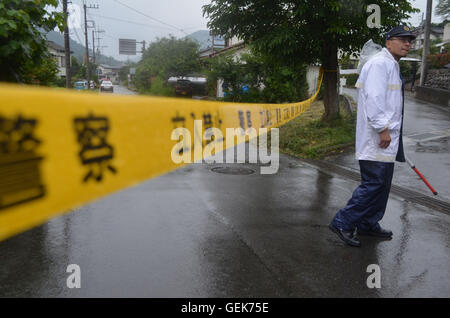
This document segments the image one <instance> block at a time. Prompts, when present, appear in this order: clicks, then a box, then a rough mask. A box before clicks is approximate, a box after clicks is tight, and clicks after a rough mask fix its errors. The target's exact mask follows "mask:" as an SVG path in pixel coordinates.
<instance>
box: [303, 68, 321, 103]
mask: <svg viewBox="0 0 450 318" xmlns="http://www.w3.org/2000/svg"><path fill="white" fill-rule="evenodd" d="M319 69H320V67H319V66H314V65H309V66H308V70H307V72H306V81H307V82H308V95H309V96H312V95H313V94H314V93H315V92H316V89H317V81H318V79H319Z"/></svg>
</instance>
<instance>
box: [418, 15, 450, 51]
mask: <svg viewBox="0 0 450 318" xmlns="http://www.w3.org/2000/svg"><path fill="white" fill-rule="evenodd" d="M413 33H414V34H415V35H416V39H415V40H414V41H413V43H412V45H411V49H412V50H419V49H421V48H422V47H423V43H424V42H425V23H424V22H422V23H421V24H420V25H419V26H418V27H417V28H416V29H415V30H414V31H413ZM443 35H444V28H443V27H435V26H432V27H431V30H430V40H431V41H433V40H438V39H442V37H443Z"/></svg>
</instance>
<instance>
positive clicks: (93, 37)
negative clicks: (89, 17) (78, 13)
mask: <svg viewBox="0 0 450 318" xmlns="http://www.w3.org/2000/svg"><path fill="white" fill-rule="evenodd" d="M94 32H95V30H92V61H93V62H94V64H95V34H94Z"/></svg>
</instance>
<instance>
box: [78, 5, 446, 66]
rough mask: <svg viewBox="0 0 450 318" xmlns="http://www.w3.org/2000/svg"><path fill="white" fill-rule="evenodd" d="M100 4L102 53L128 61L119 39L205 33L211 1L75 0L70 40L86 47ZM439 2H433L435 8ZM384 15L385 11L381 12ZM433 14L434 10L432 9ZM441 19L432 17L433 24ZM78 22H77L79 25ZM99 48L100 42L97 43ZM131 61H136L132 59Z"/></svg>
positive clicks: (98, 21)
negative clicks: (87, 25) (87, 23)
mask: <svg viewBox="0 0 450 318" xmlns="http://www.w3.org/2000/svg"><path fill="white" fill-rule="evenodd" d="M84 1H86V4H87V5H88V6H89V5H98V6H99V9H88V20H94V21H95V24H96V27H97V28H99V29H101V30H104V31H105V33H101V34H99V36H100V37H102V39H101V40H100V43H101V44H100V45H101V46H107V47H104V48H102V52H103V54H105V55H108V56H113V57H114V58H116V59H119V60H122V61H126V60H127V56H124V55H119V43H118V42H119V40H118V39H119V38H125V39H136V40H137V41H142V40H145V41H147V43H149V42H150V41H154V40H155V39H156V38H158V37H163V36H168V35H169V34H172V35H174V36H175V37H183V36H184V35H186V34H190V33H193V32H195V31H198V30H206V29H207V28H206V23H207V20H206V19H205V18H204V17H203V15H202V6H203V5H205V4H208V3H210V0H165V1H161V0H72V4H73V5H74V6H78V8H80V9H81V10H80V13H81V25H80V28H75V27H74V28H73V29H72V30H71V37H72V38H73V39H74V40H76V41H77V42H79V40H81V41H82V44H84V28H83V29H82V28H81V26H82V25H83V22H84V17H83V10H82V8H83V2H84ZM410 2H411V3H412V5H413V6H414V7H416V8H418V9H420V10H421V11H422V12H425V10H426V0H411V1H410ZM437 3H438V1H437V0H434V1H433V6H435V5H436V4H437ZM381 14H383V12H381ZM433 14H434V10H433ZM421 16H422V13H417V14H415V15H413V16H412V18H411V19H410V20H409V22H410V23H411V24H412V25H418V24H419V22H420V19H421ZM441 21H442V19H441V18H439V17H436V16H434V15H433V22H441ZM76 24H77V23H75V25H76ZM88 33H89V39H90V40H89V45H90V46H92V29H90V30H89V31H88ZM96 45H97V42H96ZM130 58H135V57H133V56H131V57H130Z"/></svg>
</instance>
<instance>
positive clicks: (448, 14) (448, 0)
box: [436, 0, 450, 20]
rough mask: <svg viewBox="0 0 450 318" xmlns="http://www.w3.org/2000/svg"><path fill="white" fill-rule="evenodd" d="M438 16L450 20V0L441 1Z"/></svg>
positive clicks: (437, 8)
mask: <svg viewBox="0 0 450 318" xmlns="http://www.w3.org/2000/svg"><path fill="white" fill-rule="evenodd" d="M436 14H437V15H439V16H441V17H443V18H444V19H446V20H448V19H449V18H450V0H439V2H438V4H437V6H436Z"/></svg>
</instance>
